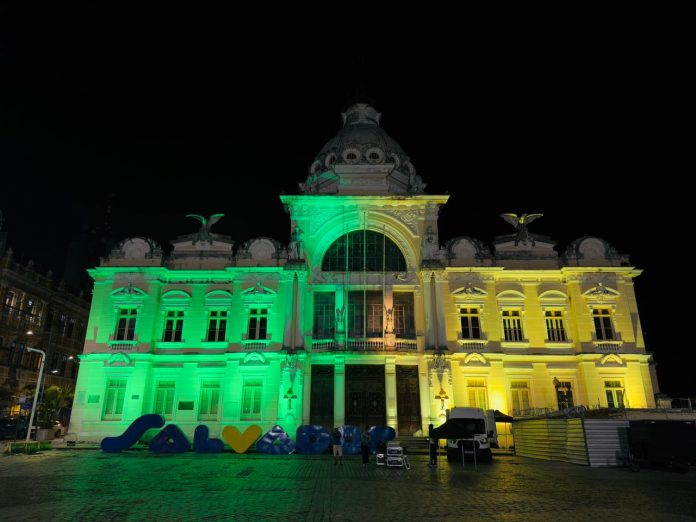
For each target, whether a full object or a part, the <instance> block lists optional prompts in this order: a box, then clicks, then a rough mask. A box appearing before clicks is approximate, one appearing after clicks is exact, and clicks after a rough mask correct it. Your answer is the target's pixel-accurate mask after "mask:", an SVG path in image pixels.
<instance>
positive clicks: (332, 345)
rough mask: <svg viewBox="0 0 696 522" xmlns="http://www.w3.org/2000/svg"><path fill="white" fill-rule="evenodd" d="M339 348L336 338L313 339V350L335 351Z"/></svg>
mask: <svg viewBox="0 0 696 522" xmlns="http://www.w3.org/2000/svg"><path fill="white" fill-rule="evenodd" d="M336 350H338V343H337V342H336V339H312V351H313V352H335V351H336Z"/></svg>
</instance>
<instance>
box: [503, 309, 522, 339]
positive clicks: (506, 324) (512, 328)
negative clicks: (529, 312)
mask: <svg viewBox="0 0 696 522" xmlns="http://www.w3.org/2000/svg"><path fill="white" fill-rule="evenodd" d="M503 338H504V340H505V341H508V342H516V341H523V340H524V335H523V333H522V312H521V311H520V310H503Z"/></svg>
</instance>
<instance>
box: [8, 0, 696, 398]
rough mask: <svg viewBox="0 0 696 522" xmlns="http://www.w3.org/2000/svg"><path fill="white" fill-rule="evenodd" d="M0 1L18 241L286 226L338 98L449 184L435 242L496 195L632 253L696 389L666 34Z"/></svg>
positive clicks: (677, 109) (677, 93) (492, 210)
mask: <svg viewBox="0 0 696 522" xmlns="http://www.w3.org/2000/svg"><path fill="white" fill-rule="evenodd" d="M0 9H2V11H0V24H2V25H0V31H1V36H2V39H1V40H0V44H1V45H2V48H1V51H2V54H1V55H0V56H1V58H0V60H1V61H0V71H2V72H1V73H0V74H1V75H2V81H0V180H1V182H0V183H1V185H0V187H1V188H0V209H2V211H3V213H4V216H5V230H6V231H7V232H8V233H9V245H10V246H11V247H12V248H13V249H14V250H15V251H16V253H17V256H18V257H20V258H23V259H25V260H26V259H28V258H33V259H35V260H36V262H37V263H38V264H40V265H41V266H43V267H46V268H52V269H53V270H54V271H55V272H56V273H58V274H60V273H63V271H64V267H65V264H66V259H69V260H71V261H72V266H73V267H74V266H75V263H78V265H79V269H80V271H81V270H82V268H83V266H82V265H89V264H94V263H96V262H98V256H99V255H104V253H105V252H103V249H104V247H103V245H104V243H103V240H104V238H106V237H111V238H116V239H121V238H124V237H129V236H136V235H143V236H150V237H153V238H154V239H156V240H157V241H159V242H160V243H162V244H165V245H166V243H167V241H168V240H170V239H173V238H174V237H176V236H177V235H179V234H185V233H190V232H193V231H195V230H196V224H195V222H193V221H192V220H191V219H187V218H185V217H184V214H186V213H200V214H211V213H215V212H224V213H225V214H226V216H225V218H224V219H223V220H222V221H221V222H220V223H219V224H218V225H217V226H216V228H215V231H217V232H220V233H226V234H229V235H231V236H232V237H233V238H235V240H237V241H243V240H245V239H248V238H250V237H255V236H260V235H264V236H271V237H275V238H277V239H278V240H280V241H281V242H287V240H288V235H289V222H288V220H287V216H286V214H285V213H284V211H283V208H282V205H281V204H280V202H279V200H278V194H280V193H281V192H286V193H296V192H297V183H298V182H300V181H303V180H304V179H305V177H306V175H307V168H308V166H309V165H310V164H311V162H312V160H313V159H314V155H315V154H316V153H318V151H319V150H320V149H321V147H322V145H323V144H324V143H325V142H326V141H328V140H329V139H330V138H331V137H332V136H333V135H334V134H335V133H336V131H337V130H338V129H339V126H340V124H341V123H340V112H341V111H343V110H345V109H346V108H347V106H348V105H349V104H351V103H352V102H355V101H368V102H370V103H372V104H373V105H375V107H376V108H377V110H379V111H380V112H381V113H382V115H383V117H382V124H383V127H384V128H385V129H386V130H387V131H388V132H389V133H390V135H391V136H392V137H393V138H395V139H396V140H397V141H398V142H399V143H400V144H401V146H402V147H403V148H404V150H405V151H406V152H407V153H408V154H409V155H410V157H411V160H412V162H413V163H414V164H415V166H416V169H417V171H418V173H419V174H420V175H421V177H422V178H423V179H424V181H425V182H426V183H428V188H427V191H428V192H429V193H431V194H432V193H441V192H443V191H449V193H450V194H451V199H450V202H449V204H448V205H447V206H446V207H445V209H444V210H443V212H442V213H441V219H440V223H441V225H440V227H441V228H440V239H441V241H442V242H444V240H446V239H448V238H451V237H454V236H457V235H469V236H473V237H477V238H479V239H481V240H483V241H484V242H487V243H490V242H491V240H492V239H493V238H494V237H495V236H496V235H498V234H503V233H510V232H512V229H511V228H510V227H509V225H508V224H506V223H505V222H503V221H502V220H501V219H500V218H499V217H498V214H500V213H501V212H517V213H522V212H543V213H544V214H545V216H544V218H542V219H540V220H539V221H537V222H535V223H534V225H533V226H532V227H531V228H532V231H534V232H537V233H541V234H547V235H550V236H551V237H552V238H554V239H555V240H557V241H558V242H559V243H560V247H561V248H565V246H566V245H567V244H568V243H569V242H570V241H572V240H574V239H576V238H578V237H581V236H585V235H596V236H600V237H603V238H605V239H607V240H608V241H610V242H611V243H613V244H614V245H615V246H616V247H617V248H618V249H619V251H621V252H624V253H628V254H630V255H631V257H632V261H633V263H634V264H635V265H636V266H638V267H640V268H643V269H645V274H644V275H642V276H640V277H639V278H638V279H637V281H636V289H637V293H638V299H639V305H640V309H641V314H642V318H643V328H644V330H645V332H646V337H647V341H648V347H649V350H652V351H654V352H655V357H656V359H657V361H658V363H659V367H658V368H659V369H658V371H659V375H660V377H661V385H662V388H663V389H664V390H665V391H667V392H670V393H672V394H673V395H675V396H684V395H686V394H691V395H696V384H694V383H695V382H696V380H695V379H694V378H693V376H692V372H691V367H693V366H692V365H693V363H694V362H696V358H695V357H694V355H693V354H692V351H693V347H692V346H691V344H690V342H689V338H688V337H687V336H685V334H684V332H683V331H681V330H678V324H679V323H681V321H682V314H683V315H684V319H683V320H687V318H686V317H685V316H686V314H685V313H684V312H683V311H681V306H680V302H679V301H678V299H679V296H681V295H683V292H685V291H686V290H685V288H686V287H682V286H681V283H680V282H679V280H678V279H675V278H674V277H673V274H675V273H676V272H675V270H676V269H677V267H678V263H677V262H676V259H678V256H679V253H680V250H679V248H675V247H674V243H675V242H676V241H680V235H681V232H680V231H679V230H675V229H673V228H672V227H675V226H679V225H681V223H682V222H681V221H680V220H679V219H670V217H678V216H675V214H677V213H678V212H679V210H680V209H681V208H683V206H682V205H684V202H685V201H686V198H687V197H688V196H687V195H686V194H684V193H680V186H679V185H678V184H677V183H676V181H677V179H679V176H680V175H681V174H682V172H684V167H683V165H682V163H681V158H680V156H681V155H683V152H682V151H683V150H686V136H687V134H686V133H683V128H682V125H680V121H693V119H692V118H690V116H689V114H692V113H693V110H692V109H693V108H692V105H691V102H688V101H687V100H688V98H687V82H686V77H687V76H686V69H685V68H684V66H683V64H682V62H681V57H680V54H679V51H678V42H675V41H674V39H673V38H670V37H668V38H665V35H664V34H652V33H650V32H646V31H639V30H636V31H635V33H630V31H629V30H627V29H623V28H622V29H617V27H616V26H612V25H611V24H608V25H606V26H604V27H593V28H592V29H591V30H590V29H589V28H588V27H585V28H584V29H582V30H571V29H570V28H567V27H559V28H557V29H556V30H555V32H554V34H553V35H550V34H541V33H539V32H537V31H533V30H531V28H530V30H529V32H528V33H527V34H523V35H510V34H505V32H504V31H502V30H501V31H500V32H499V33H495V32H493V33H486V34H483V36H482V35H481V34H479V33H476V34H475V35H474V34H473V33H469V32H467V31H465V30H464V28H460V31H459V32H457V31H454V30H452V31H447V30H443V31H437V30H435V31H434V32H433V33H432V34H433V36H431V37H425V36H424V35H423V34H421V32H420V31H416V30H414V29H412V30H410V31H406V30H405V28H404V32H403V33H401V34H398V33H395V32H389V33H387V32H382V33H380V31H379V30H378V28H377V27H375V25H373V24H367V23H364V24H353V25H350V27H348V28H344V29H342V30H338V29H337V30H335V31H332V32H330V33H329V32H326V31H322V30H321V29H322V28H325V26H326V23H327V21H326V20H325V21H324V22H323V23H322V24H320V25H319V26H310V27H309V28H307V27H299V26H298V27H289V26H285V27H284V28H283V29H282V30H280V29H279V28H276V27H271V26H261V27H254V28H253V29H254V30H252V31H251V32H249V31H246V29H248V28H247V27H245V26H246V20H245V18H244V17H241V16H240V17H231V16H229V15H228V16H222V15H219V16H218V15H216V14H215V13H209V12H197V11H195V8H193V7H191V10H190V11H185V12H179V13H171V12H166V13H165V12H163V11H161V10H158V11H155V8H151V9H152V10H151V11H149V12H146V11H143V10H142V7H141V8H139V10H133V9H131V8H129V7H122V6H118V7H116V6H111V7H99V8H98V7H73V8H71V10H70V11H65V10H64V11H59V12H55V13H46V12H44V13H43V15H44V16H42V17H41V18H42V19H40V20H39V19H38V18H37V17H35V16H34V15H32V16H29V15H28V14H27V13H15V12H13V11H11V10H10V8H9V7H2V8H0ZM245 31H246V32H245ZM566 32H567V33H568V34H565V33H566ZM443 35H448V36H443ZM305 42H306V43H305ZM691 163H692V162H689V164H691ZM682 255H684V254H683V253H682ZM74 271H75V270H74V269H72V272H73V273H74ZM66 276H70V270H69V271H68V274H66ZM685 277H686V276H685ZM673 293H674V294H679V296H676V295H674V296H671V294H673ZM674 308H678V309H679V310H674Z"/></svg>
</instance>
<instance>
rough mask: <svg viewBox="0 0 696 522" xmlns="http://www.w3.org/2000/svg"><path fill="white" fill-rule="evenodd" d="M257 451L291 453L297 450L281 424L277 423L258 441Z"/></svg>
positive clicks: (278, 453) (274, 453) (280, 453)
mask: <svg viewBox="0 0 696 522" xmlns="http://www.w3.org/2000/svg"><path fill="white" fill-rule="evenodd" d="M256 451H258V452H259V453H268V454H270V455H290V453H292V452H293V451H295V443H294V442H293V441H292V440H291V439H290V437H288V434H287V433H286V432H285V430H284V429H283V428H282V427H281V426H278V425H276V426H273V427H272V428H271V430H270V431H269V432H268V433H266V434H265V435H264V436H263V437H261V439H260V440H259V441H258V442H257V443H256Z"/></svg>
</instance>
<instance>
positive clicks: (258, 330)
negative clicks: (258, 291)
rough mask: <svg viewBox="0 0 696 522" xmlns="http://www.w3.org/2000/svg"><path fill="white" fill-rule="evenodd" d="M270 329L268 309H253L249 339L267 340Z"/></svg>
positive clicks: (250, 315)
mask: <svg viewBox="0 0 696 522" xmlns="http://www.w3.org/2000/svg"><path fill="white" fill-rule="evenodd" d="M267 329H268V308H251V309H250V310H249V326H248V328H247V339H266V332H267Z"/></svg>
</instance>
